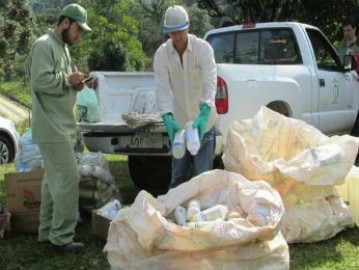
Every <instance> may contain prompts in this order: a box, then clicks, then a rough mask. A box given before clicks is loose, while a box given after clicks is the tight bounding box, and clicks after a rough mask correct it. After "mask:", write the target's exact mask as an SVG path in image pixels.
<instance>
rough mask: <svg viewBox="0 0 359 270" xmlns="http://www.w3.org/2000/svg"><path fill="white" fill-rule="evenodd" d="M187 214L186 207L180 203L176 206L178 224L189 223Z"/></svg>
mask: <svg viewBox="0 0 359 270" xmlns="http://www.w3.org/2000/svg"><path fill="white" fill-rule="evenodd" d="M186 215H187V211H186V208H184V207H182V206H180V205H178V206H176V208H175V213H174V216H175V220H176V223H177V224H178V225H186V224H187V222H186Z"/></svg>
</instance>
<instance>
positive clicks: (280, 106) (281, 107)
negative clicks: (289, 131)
mask: <svg viewBox="0 0 359 270" xmlns="http://www.w3.org/2000/svg"><path fill="white" fill-rule="evenodd" d="M267 108H269V109H271V110H272V111H275V112H277V113H280V114H283V115H284V116H287V117H289V116H290V115H289V110H288V107H287V105H285V104H284V103H283V102H279V101H274V102H271V103H269V104H268V105H267Z"/></svg>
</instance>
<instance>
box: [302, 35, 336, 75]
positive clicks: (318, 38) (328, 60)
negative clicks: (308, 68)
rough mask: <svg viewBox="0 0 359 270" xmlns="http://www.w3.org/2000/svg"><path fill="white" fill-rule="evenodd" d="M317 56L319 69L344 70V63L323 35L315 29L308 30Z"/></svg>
mask: <svg viewBox="0 0 359 270" xmlns="http://www.w3.org/2000/svg"><path fill="white" fill-rule="evenodd" d="M306 32H307V34H308V36H309V39H310V42H311V44H312V48H313V51H314V55H315V60H316V62H317V67H318V69H323V70H329V71H330V70H333V71H338V70H342V68H341V67H342V63H341V61H340V59H339V56H338V55H337V53H336V52H335V49H334V48H333V46H332V45H331V44H330V42H329V41H328V40H327V39H326V38H325V37H324V36H323V34H322V33H320V32H319V31H317V30H315V29H306Z"/></svg>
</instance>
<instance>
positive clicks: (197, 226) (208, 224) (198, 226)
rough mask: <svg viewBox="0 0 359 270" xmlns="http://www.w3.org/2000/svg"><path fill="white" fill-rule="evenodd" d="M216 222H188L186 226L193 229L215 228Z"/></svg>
mask: <svg viewBox="0 0 359 270" xmlns="http://www.w3.org/2000/svg"><path fill="white" fill-rule="evenodd" d="M214 224H215V222H214V221H201V222H188V223H187V224H186V225H187V226H188V227H189V228H192V229H201V228H205V227H212V226H214Z"/></svg>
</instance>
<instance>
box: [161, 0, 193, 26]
mask: <svg viewBox="0 0 359 270" xmlns="http://www.w3.org/2000/svg"><path fill="white" fill-rule="evenodd" d="M188 26H189V18H188V14H187V11H186V10H185V9H184V8H183V7H182V6H177V5H173V6H170V7H169V8H168V9H167V10H166V13H165V21H164V25H163V33H171V32H176V31H181V30H185V29H187V28H188Z"/></svg>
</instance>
